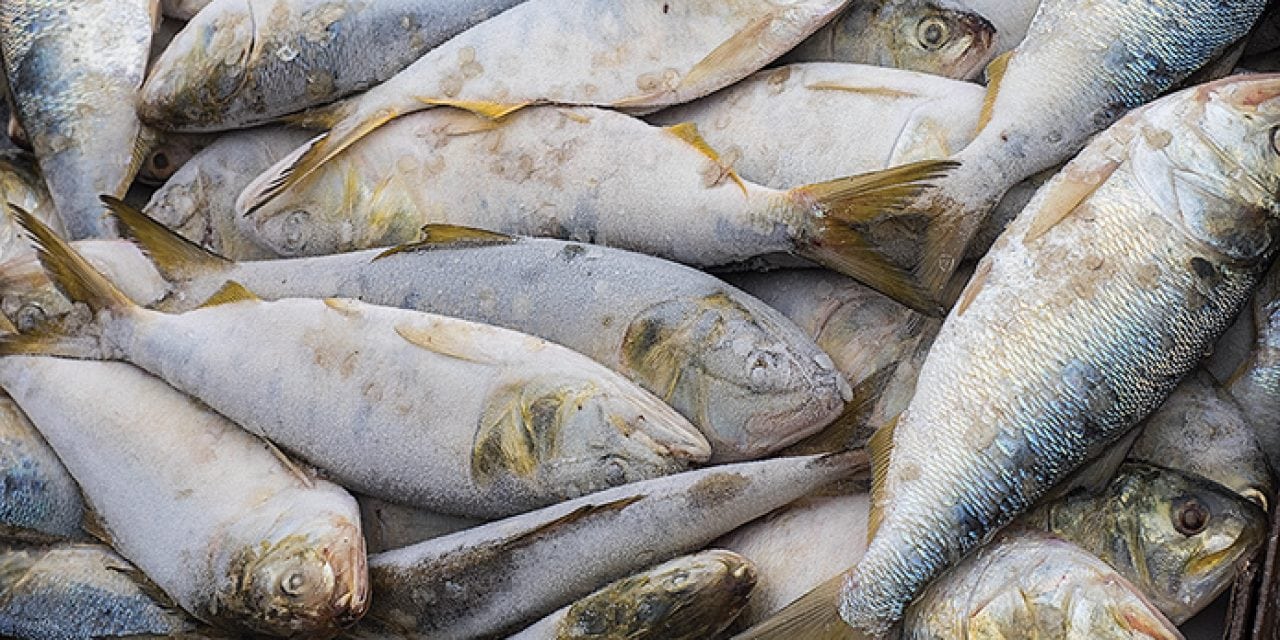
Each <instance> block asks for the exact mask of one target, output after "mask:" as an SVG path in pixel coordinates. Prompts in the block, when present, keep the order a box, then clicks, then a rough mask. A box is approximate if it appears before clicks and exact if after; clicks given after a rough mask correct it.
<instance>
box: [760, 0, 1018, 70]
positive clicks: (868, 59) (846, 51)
mask: <svg viewBox="0 0 1280 640" xmlns="http://www.w3.org/2000/svg"><path fill="white" fill-rule="evenodd" d="M947 5H948V3H945V2H932V1H930V0H878V1H875V2H855V3H853V5H852V6H850V7H849V8H848V9H845V11H844V13H841V14H840V15H839V16H837V17H836V18H835V19H834V20H832V21H831V22H828V23H827V24H826V26H824V27H822V28H821V29H819V30H818V31H817V32H816V33H814V34H813V35H811V36H809V38H808V39H806V40H805V41H804V42H802V43H800V44H799V45H798V46H797V47H796V48H795V49H792V50H791V51H790V52H789V53H787V55H786V56H784V57H783V61H784V62H818V61H834V62H855V63H861V64H873V65H879V66H882V67H892V68H896V69H909V70H911V71H919V72H922V73H929V74H933V75H938V76H944V77H948V78H959V79H968V78H973V77H975V76H977V75H978V74H979V73H981V72H982V68H983V67H984V66H985V65H986V64H987V62H989V61H990V60H991V59H992V58H994V57H995V55H996V52H995V51H994V50H993V48H994V46H995V44H996V36H997V35H998V34H997V31H996V27H995V26H994V25H992V24H991V23H990V22H988V21H987V20H986V19H985V18H983V17H982V16H980V15H978V14H976V13H971V12H968V11H963V10H959V9H958V8H950V7H948V6H947Z"/></svg>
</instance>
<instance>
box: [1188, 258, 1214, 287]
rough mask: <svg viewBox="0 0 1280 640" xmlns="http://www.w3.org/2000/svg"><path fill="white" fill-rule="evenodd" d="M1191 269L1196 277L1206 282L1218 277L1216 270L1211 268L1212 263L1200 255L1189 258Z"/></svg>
mask: <svg viewBox="0 0 1280 640" xmlns="http://www.w3.org/2000/svg"><path fill="white" fill-rule="evenodd" d="M1191 270H1192V271H1193V272H1194V273H1195V274H1196V277H1198V278H1200V279H1201V280H1205V281H1207V282H1213V281H1215V280H1217V278H1218V270H1217V269H1215V268H1213V265H1212V264H1210V263H1209V261H1208V260H1205V259H1204V258H1201V257H1200V256H1196V257H1194V258H1192V259H1191Z"/></svg>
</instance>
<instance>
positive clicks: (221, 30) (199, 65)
mask: <svg viewBox="0 0 1280 640" xmlns="http://www.w3.org/2000/svg"><path fill="white" fill-rule="evenodd" d="M209 8H210V9H211V11H202V12H201V13H200V15H199V16H198V17H197V18H196V19H195V20H192V21H191V22H189V23H187V26H186V27H184V28H183V29H182V31H180V32H179V33H178V35H177V36H175V37H174V38H173V40H172V41H171V42H170V43H169V46H168V47H165V50H164V52H163V53H162V54H161V55H160V57H159V58H157V59H156V60H155V62H154V63H153V64H152V67H151V71H150V73H149V74H148V76H147V79H146V81H145V82H144V83H143V85H142V89H141V92H140V100H139V103H138V117H139V118H141V119H142V120H144V121H146V122H149V123H153V124H156V125H160V126H163V127H165V128H170V129H172V128H180V127H183V126H190V125H198V124H200V123H203V122H209V121H216V118H210V117H209V116H207V115H206V114H207V113H209V112H212V113H218V112H220V111H221V110H222V109H223V108H224V107H225V106H226V105H227V104H229V103H230V102H232V101H233V100H235V99H236V97H237V96H238V95H239V94H240V93H241V92H242V91H244V90H245V89H246V87H247V84H248V82H247V80H248V70H249V66H250V64H252V60H253V57H254V56H255V55H257V54H258V51H257V50H256V48H255V45H256V44H257V33H256V30H255V24H254V19H253V11H252V10H251V7H250V3H249V2H248V0H240V1H238V2H236V1H232V2H220V3H218V4H217V5H215V6H211V7H209Z"/></svg>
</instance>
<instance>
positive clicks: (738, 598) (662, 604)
mask: <svg viewBox="0 0 1280 640" xmlns="http://www.w3.org/2000/svg"><path fill="white" fill-rule="evenodd" d="M755 584H756V572H755V568H754V567H753V566H752V565H751V562H750V561H748V560H747V559H745V558H743V557H742V556H740V555H738V554H736V553H733V552H731V551H721V550H711V551H703V552H700V553H695V554H693V555H691V556H682V557H679V558H676V559H674V560H669V561H667V562H664V563H662V564H660V565H658V566H656V567H654V568H652V569H647V570H645V571H643V572H641V573H638V574H636V575H634V576H629V577H626V578H623V579H621V580H618V581H616V582H611V583H609V584H608V585H606V586H604V587H602V588H601V589H600V590H598V591H596V592H595V593H592V594H591V595H589V596H587V597H585V598H582V599H580V600H578V601H577V602H575V603H573V604H571V605H569V606H567V607H564V608H563V609H560V610H559V611H556V612H555V613H553V614H551V615H549V616H547V617H545V618H543V619H541V620H539V621H537V622H535V623H533V624H532V625H531V626H529V627H527V628H526V629H525V630H524V631H521V632H520V633H517V634H515V635H513V636H511V638H512V640H542V639H545V640H572V639H578V638H582V639H586V638H627V639H628V640H642V639H648V638H652V639H654V640H703V639H704V638H714V637H716V636H717V635H718V634H719V633H720V632H721V631H723V630H724V628H725V627H727V626H729V623H731V622H733V620H734V618H736V617H737V616H738V614H739V613H742V609H743V607H745V606H746V604H747V602H748V600H749V598H750V596H751V594H752V588H753V587H754V586H755Z"/></svg>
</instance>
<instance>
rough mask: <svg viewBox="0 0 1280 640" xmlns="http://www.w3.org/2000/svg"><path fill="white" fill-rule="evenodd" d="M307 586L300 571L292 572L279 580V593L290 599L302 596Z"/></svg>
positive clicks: (304, 575) (305, 577) (305, 578)
mask: <svg viewBox="0 0 1280 640" xmlns="http://www.w3.org/2000/svg"><path fill="white" fill-rule="evenodd" d="M306 586H307V576H306V574H305V573H303V572H302V571H293V572H291V573H289V575H286V576H285V577H283V578H281V579H280V592H281V593H283V594H284V595H286V596H289V597H291V598H296V597H298V596H300V595H302V593H303V590H304V589H305V588H306Z"/></svg>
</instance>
